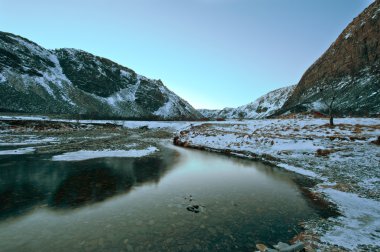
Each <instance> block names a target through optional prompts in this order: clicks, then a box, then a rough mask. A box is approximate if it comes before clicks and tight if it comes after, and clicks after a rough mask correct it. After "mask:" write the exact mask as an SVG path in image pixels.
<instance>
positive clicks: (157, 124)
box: [0, 115, 200, 131]
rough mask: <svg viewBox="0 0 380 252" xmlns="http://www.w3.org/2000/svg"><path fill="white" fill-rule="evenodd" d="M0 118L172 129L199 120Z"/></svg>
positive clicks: (197, 123)
mask: <svg viewBox="0 0 380 252" xmlns="http://www.w3.org/2000/svg"><path fill="white" fill-rule="evenodd" d="M0 120H33V121H50V122H70V123H80V124H115V125H122V126H123V127H124V128H127V129H137V128H140V127H144V126H146V127H148V128H149V129H158V128H167V129H171V130H174V131H177V130H181V129H182V128H185V127H188V126H190V125H199V124H200V123H199V122H188V121H125V120H70V119H53V118H50V117H48V116H38V115H36V116H0Z"/></svg>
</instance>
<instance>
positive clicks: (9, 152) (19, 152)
mask: <svg viewBox="0 0 380 252" xmlns="http://www.w3.org/2000/svg"><path fill="white" fill-rule="evenodd" d="M35 150H36V149H35V148H33V147H27V148H20V149H15V150H3V151H0V155H22V154H28V153H32V152H34V151H35Z"/></svg>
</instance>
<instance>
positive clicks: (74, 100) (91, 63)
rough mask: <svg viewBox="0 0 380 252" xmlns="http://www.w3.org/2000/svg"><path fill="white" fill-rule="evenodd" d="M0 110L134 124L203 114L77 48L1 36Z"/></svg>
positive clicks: (147, 81) (158, 85) (145, 80)
mask: <svg viewBox="0 0 380 252" xmlns="http://www.w3.org/2000/svg"><path fill="white" fill-rule="evenodd" d="M0 96H1V99H0V111H14V112H29V113H54V114H82V115H87V116H90V117H122V118H134V119H181V120H185V119H199V118H201V117H202V115H201V114H200V113H199V112H198V111H196V110H195V109H194V108H193V107H192V106H191V105H190V104H189V103H188V102H186V101H185V100H183V99H182V98H180V97H178V96H177V95H176V94H175V93H173V92H172V91H170V90H169V89H168V88H167V87H166V86H165V85H164V84H163V83H162V82H161V81H160V80H152V79H148V78H146V77H144V76H141V75H138V74H136V73H135V72H134V71H133V70H131V69H129V68H127V67H124V66H121V65H119V64H117V63H115V62H112V61H111V60H108V59H105V58H101V57H98V56H94V55H92V54H90V53H88V52H85V51H81V50H76V49H58V50H47V49H45V48H43V47H41V46H39V45H37V44H36V43H34V42H31V41H29V40H27V39H25V38H22V37H20V36H17V35H14V34H10V33H4V32H0Z"/></svg>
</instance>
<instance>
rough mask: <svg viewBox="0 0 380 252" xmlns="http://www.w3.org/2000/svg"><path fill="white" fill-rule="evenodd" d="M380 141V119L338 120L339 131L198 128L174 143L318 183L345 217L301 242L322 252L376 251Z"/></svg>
mask: <svg viewBox="0 0 380 252" xmlns="http://www.w3.org/2000/svg"><path fill="white" fill-rule="evenodd" d="M379 135H380V119H367V118H345V119H336V125H335V126H334V127H330V126H329V125H328V120H325V119H283V120H280V119H273V120H254V121H240V122H239V121H236V122H225V123H204V124H199V125H193V126H189V127H187V128H186V129H184V130H182V131H180V132H179V133H178V134H177V136H176V137H175V138H174V143H175V144H176V145H179V146H183V147H188V148H196V149H203V150H208V151H213V152H220V153H223V154H227V155H233V156H238V157H243V158H248V159H253V160H260V161H263V162H267V163H271V164H274V165H276V166H278V167H282V168H285V169H287V170H290V171H294V172H296V173H300V174H303V175H306V176H309V177H311V178H313V179H315V180H317V181H318V185H317V186H316V187H315V188H314V193H317V194H321V195H322V196H324V197H325V198H327V199H329V200H330V201H331V202H333V203H335V204H337V206H338V207H339V209H340V211H341V213H342V216H341V217H339V218H331V219H328V220H321V221H320V222H319V223H305V224H304V226H305V228H306V233H305V234H304V235H303V237H301V238H303V239H304V240H309V241H308V242H309V243H314V244H315V245H317V246H318V247H321V248H322V250H323V249H325V250H330V249H332V248H333V246H338V247H339V248H340V249H342V250H365V249H368V250H369V251H371V250H373V251H376V250H378V249H380V239H379V238H380V229H379V228H380V165H379V164H380V151H379V150H380V146H379V145H378V137H379ZM317 237H318V239H317ZM308 238H313V239H308ZM331 245H333V246H331ZM368 250H366V251H368Z"/></svg>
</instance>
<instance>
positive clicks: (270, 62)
mask: <svg viewBox="0 0 380 252" xmlns="http://www.w3.org/2000/svg"><path fill="white" fill-rule="evenodd" d="M371 2H373V1H371V0H61V1H55V0H0V30H1V31H6V32H11V33H15V34H18V35H21V36H23V37H26V38H28V39H30V40H33V41H35V42H36V43H38V44H40V45H42V46H44V47H45V48H48V49H54V48H62V47H70V48H79V49H82V50H85V51H88V52H91V53H93V54H95V55H99V56H102V57H106V58H109V59H111V60H113V61H116V62H118V63H119V64H122V65H125V66H127V67H129V68H132V69H133V70H135V71H136V72H137V73H139V74H142V75H145V76H147V77H149V78H154V79H161V80H162V81H163V82H164V83H165V84H166V85H167V86H168V87H169V88H170V89H171V90H173V91H174V92H176V93H177V94H178V95H180V96H181V97H182V98H184V99H186V100H187V101H189V102H190V103H191V104H192V105H193V106H194V107H195V108H210V109H211V108H223V107H236V106H240V105H244V104H246V103H249V102H252V101H253V100H255V99H256V98H258V97H259V96H261V95H263V94H265V93H267V92H269V91H271V90H273V89H276V88H279V87H284V86H287V85H291V84H295V83H297V82H298V81H299V79H300V78H301V76H302V74H303V73H304V71H305V70H306V69H307V68H308V67H309V66H310V65H311V64H312V63H313V62H314V61H315V60H316V59H317V58H318V57H319V56H320V55H321V54H322V53H323V52H324V51H325V50H326V49H327V48H328V47H329V45H330V44H331V43H332V42H333V41H334V40H335V39H336V38H337V36H338V35H339V34H340V33H341V31H342V30H343V29H344V28H345V27H346V26H347V25H348V24H349V23H350V22H351V21H352V19H353V18H354V17H355V16H357V15H358V14H359V13H360V12H361V11H362V10H363V9H364V8H365V7H367V6H368V5H369V4H370V3H371Z"/></svg>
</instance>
